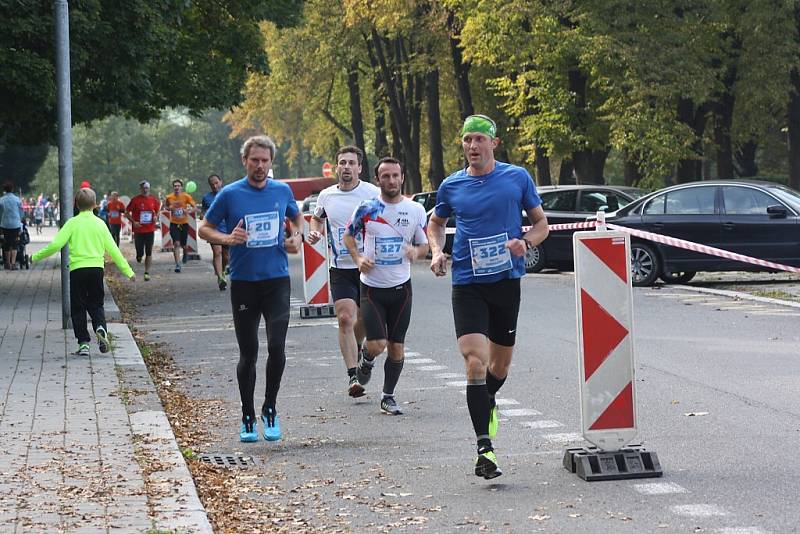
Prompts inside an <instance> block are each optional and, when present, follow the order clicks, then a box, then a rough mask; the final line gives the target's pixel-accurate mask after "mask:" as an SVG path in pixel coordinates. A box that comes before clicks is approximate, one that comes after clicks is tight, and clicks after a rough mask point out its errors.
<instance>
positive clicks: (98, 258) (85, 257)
mask: <svg viewBox="0 0 800 534" xmlns="http://www.w3.org/2000/svg"><path fill="white" fill-rule="evenodd" d="M67 244H68V245H69V270H70V271H74V270H75V269H84V268H86V267H100V268H103V266H104V260H103V254H104V253H105V252H108V254H109V255H110V256H111V259H112V260H114V263H116V264H117V267H119V270H120V271H122V274H124V275H125V276H127V277H128V278H130V277H131V276H133V269H131V266H130V265H129V264H128V261H127V260H126V259H125V258H124V257H123V256H122V252H120V251H119V247H117V244H116V243H114V239H113V238H112V237H111V232H109V231H108V228H107V227H106V223H104V222H103V220H102V219H100V218H99V217H97V216H96V215H95V214H94V213H92V210H86V211H82V212H80V213H79V214H78V215H76V216H75V217H72V218H71V219H70V220H68V221H67V224H65V225H64V226H63V227H62V228H61V230H59V231H58V233H57V234H56V236H55V237H54V238H53V241H52V242H51V243H50V244H49V245H47V246H46V247H44V248H43V249H42V250H40V251H39V252H37V253H36V254H34V255H33V257H32V258H31V259H32V260H33V261H34V262H37V261H41V260H43V259H45V258H47V257H48V256H52V255H53V254H55V253H56V252H58V251H59V250H61V249H62V248H63V247H64V245H67Z"/></svg>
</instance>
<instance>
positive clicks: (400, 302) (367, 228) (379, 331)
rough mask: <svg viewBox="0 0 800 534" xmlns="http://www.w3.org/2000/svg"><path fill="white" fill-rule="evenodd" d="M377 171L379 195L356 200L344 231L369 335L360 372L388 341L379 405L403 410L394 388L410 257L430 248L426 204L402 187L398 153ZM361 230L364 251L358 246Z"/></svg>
mask: <svg viewBox="0 0 800 534" xmlns="http://www.w3.org/2000/svg"><path fill="white" fill-rule="evenodd" d="M375 177H376V178H377V180H378V185H379V186H380V189H381V194H380V197H379V198H377V199H373V200H365V201H363V202H362V203H361V204H360V205H359V206H358V208H357V209H356V210H355V212H354V213H353V215H352V217H351V222H350V224H349V225H348V226H347V231H346V232H345V234H344V243H345V245H346V246H347V250H348V251H350V255H351V256H352V257H353V259H354V260H355V262H356V265H357V266H358V269H359V271H360V272H361V277H360V278H361V314H362V316H363V319H364V328H365V330H366V335H367V343H366V345H365V346H364V348H363V349H362V350H361V354H360V355H359V361H358V367H357V377H358V381H359V383H360V384H361V385H362V386H363V385H366V383H367V382H369V379H370V376H371V373H372V367H373V365H374V364H375V357H376V356H378V355H379V354H381V353H382V352H383V350H384V349H386V348H387V346H388V351H387V353H388V356H387V358H386V362H385V364H384V366H383V370H384V378H383V395H382V396H381V410H382V411H383V412H384V413H386V414H389V415H400V414H402V413H403V412H402V410H401V409H400V407H399V406H398V405H397V402H396V401H395V399H394V388H395V386H396V385H397V382H398V380H399V379H400V373H401V372H402V370H403V360H404V347H403V343H404V342H405V336H406V331H407V330H408V325H409V323H410V321H411V301H412V294H411V262H413V261H414V260H416V259H419V258H424V257H425V255H426V254H427V253H428V239H427V237H426V235H425V210H424V209H423V208H422V206H421V205H420V204H418V203H417V202H414V201H412V200H409V199H407V198H405V197H403V195H402V194H401V193H400V191H401V187H402V185H403V168H402V166H401V165H400V162H399V161H398V160H396V159H395V158H382V159H381V160H380V161H379V162H378V164H377V165H376V166H375ZM359 234H360V235H361V236H362V238H363V243H364V251H363V253H362V252H361V251H360V250H359V249H358V241H357V236H358V235H359Z"/></svg>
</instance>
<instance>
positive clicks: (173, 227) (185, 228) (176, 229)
mask: <svg viewBox="0 0 800 534" xmlns="http://www.w3.org/2000/svg"><path fill="white" fill-rule="evenodd" d="M169 236H170V237H171V238H172V246H175V245H178V244H179V245H180V246H182V247H185V246H186V240H187V239H189V223H186V224H175V223H169Z"/></svg>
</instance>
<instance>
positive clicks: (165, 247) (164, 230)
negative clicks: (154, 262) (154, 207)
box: [158, 211, 172, 252]
mask: <svg viewBox="0 0 800 534" xmlns="http://www.w3.org/2000/svg"><path fill="white" fill-rule="evenodd" d="M158 223H159V224H160V225H161V252H172V236H171V235H169V214H167V213H165V212H163V211H161V212H159V213H158Z"/></svg>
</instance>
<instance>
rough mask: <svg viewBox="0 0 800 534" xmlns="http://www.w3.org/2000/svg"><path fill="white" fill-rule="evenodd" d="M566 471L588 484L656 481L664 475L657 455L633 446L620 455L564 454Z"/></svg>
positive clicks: (579, 450) (580, 450)
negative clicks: (633, 480)
mask: <svg viewBox="0 0 800 534" xmlns="http://www.w3.org/2000/svg"><path fill="white" fill-rule="evenodd" d="M563 463H564V469H566V470H567V471H569V472H571V473H575V474H576V475H578V476H579V477H580V478H582V479H583V480H585V481H587V482H594V481H596V480H624V479H628V478H655V477H660V476H661V475H663V474H664V472H663V471H662V470H661V464H660V463H659V461H658V456H657V455H656V453H655V452H652V451H648V450H646V449H644V448H643V447H638V446H631V447H626V448H624V449H620V450H618V451H601V450H600V449H598V448H596V447H573V448H569V449H566V450H565V451H564V459H563Z"/></svg>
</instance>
